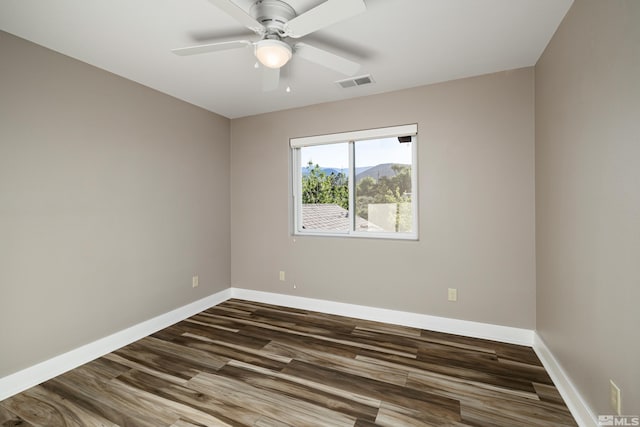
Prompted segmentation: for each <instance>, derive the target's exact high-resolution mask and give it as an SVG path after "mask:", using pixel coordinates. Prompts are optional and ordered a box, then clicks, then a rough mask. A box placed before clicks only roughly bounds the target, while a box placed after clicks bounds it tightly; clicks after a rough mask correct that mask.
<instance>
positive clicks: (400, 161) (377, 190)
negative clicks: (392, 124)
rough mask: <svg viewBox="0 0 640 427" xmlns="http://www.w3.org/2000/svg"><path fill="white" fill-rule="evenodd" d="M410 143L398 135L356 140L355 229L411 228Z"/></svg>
mask: <svg viewBox="0 0 640 427" xmlns="http://www.w3.org/2000/svg"><path fill="white" fill-rule="evenodd" d="M412 145H413V142H399V139H398V138H385V139H374V140H367V141H356V143H355V206H356V212H355V214H356V231H363V232H375V233H398V232H400V233H410V232H412V231H413V230H412V228H413V216H412V213H413V208H412V205H411V204H412V203H413V201H412V188H411V168H412V167H413V165H412V152H413V151H412V149H413V147H412Z"/></svg>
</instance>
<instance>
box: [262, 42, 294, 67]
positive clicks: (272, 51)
mask: <svg viewBox="0 0 640 427" xmlns="http://www.w3.org/2000/svg"><path fill="white" fill-rule="evenodd" d="M292 54H293V52H292V51H291V46H289V45H288V44H286V43H285V42H283V41H281V40H274V39H264V40H260V41H259V42H257V43H256V58H258V61H260V63H261V64H262V65H264V66H265V67H269V68H280V67H282V66H283V65H285V64H286V63H287V62H289V60H290V59H291V55H292Z"/></svg>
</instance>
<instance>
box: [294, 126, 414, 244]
mask: <svg viewBox="0 0 640 427" xmlns="http://www.w3.org/2000/svg"><path fill="white" fill-rule="evenodd" d="M416 134H417V125H406V126H396V127H391V128H381V129H370V130H364V131H355V132H346V133H340V134H332V135H321V136H312V137H306V138H293V139H291V141H290V145H291V150H292V160H293V161H292V164H293V171H292V177H293V185H292V188H293V211H294V212H293V218H294V233H295V234H304V235H331V236H357V237H378V238H395V239H417V237H418V230H417V200H416V197H417V194H418V193H417V186H416V183H417V167H416V150H417V147H416Z"/></svg>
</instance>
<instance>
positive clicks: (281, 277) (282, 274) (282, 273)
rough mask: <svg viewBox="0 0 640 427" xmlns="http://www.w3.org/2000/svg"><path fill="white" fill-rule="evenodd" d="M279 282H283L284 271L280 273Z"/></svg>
mask: <svg viewBox="0 0 640 427" xmlns="http://www.w3.org/2000/svg"><path fill="white" fill-rule="evenodd" d="M280 281H281V282H284V271H281V272H280Z"/></svg>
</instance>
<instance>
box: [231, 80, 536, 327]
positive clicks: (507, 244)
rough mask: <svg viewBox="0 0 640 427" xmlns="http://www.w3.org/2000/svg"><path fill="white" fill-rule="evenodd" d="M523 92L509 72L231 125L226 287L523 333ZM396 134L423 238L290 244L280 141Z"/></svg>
mask: <svg viewBox="0 0 640 427" xmlns="http://www.w3.org/2000/svg"><path fill="white" fill-rule="evenodd" d="M533 84H534V75H533V69H531V68H529V69H520V70H514V71H508V72H502V73H497V74H492V75H486V76H481V77H476V78H470V79H464V80H457V81H453V82H448V83H443V84H437V85H431V86H425V87H419V88H414V89H410V90H405V91H399V92H393V93H389V94H384V95H376V96H370V97H365V98H358V99H353V100H347V101H340V102H335V103H328V104H321V105H315V106H311V107H306V108H299V109H295V110H290V111H283V112H276V113H270V114H264V115H258V116H253V117H247V118H242V119H235V120H233V121H232V122H231V209H232V212H233V215H232V219H231V234H232V236H233V239H232V245H231V246H232V256H231V265H232V268H231V271H232V284H233V286H237V287H241V288H248V289H255V290H260V291H266V292H278V293H284V294H292V295H299V296H305V297H313V298H320V299H326V300H332V301H339V302H346V303H355V304H362V305H367V306H373V307H384V308H389V309H396V310H404V311H409V312H416V313H425V314H431V315H437V316H446V317H451V318H458V319H468V320H474V321H480V322H488V323H494V324H500V325H509V326H514V327H522V328H530V329H533V328H534V326H535V242H534V234H535V231H534V225H535V219H534V211H535V208H534V200H535V195H534V111H533V108H534V107H533V105H534V103H533V96H534V87H533ZM350 90H354V89H350ZM355 90H357V89H355ZM407 123H418V127H419V136H418V138H419V139H418V151H419V155H418V157H419V160H418V162H419V192H420V204H419V210H420V220H419V221H420V240H419V241H417V242H415V241H389V240H370V239H345V238H326V237H315V236H314V237H308V236H307V237H297V238H295V239H294V238H293V237H292V236H291V234H290V192H289V163H288V158H289V147H288V140H289V138H291V137H301V136H308V135H317V134H326V133H335V132H342V131H350V130H358V129H366V128H374V127H383V126H391V125H399V124H407ZM279 270H284V271H286V276H287V280H286V282H284V283H283V282H280V281H279V279H278V271H279ZM294 283H295V284H296V286H297V288H296V289H293V284H294ZM447 287H455V288H458V290H459V301H458V302H457V303H450V302H447Z"/></svg>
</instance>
